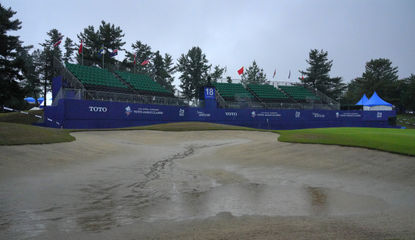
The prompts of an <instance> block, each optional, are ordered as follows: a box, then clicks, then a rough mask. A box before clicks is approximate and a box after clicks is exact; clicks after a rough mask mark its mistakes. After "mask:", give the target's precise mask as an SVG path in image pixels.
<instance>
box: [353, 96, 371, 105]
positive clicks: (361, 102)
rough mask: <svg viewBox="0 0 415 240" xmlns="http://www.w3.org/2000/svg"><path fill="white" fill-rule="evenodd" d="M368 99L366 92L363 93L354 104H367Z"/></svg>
mask: <svg viewBox="0 0 415 240" xmlns="http://www.w3.org/2000/svg"><path fill="white" fill-rule="evenodd" d="M368 101H369V99H368V98H367V97H366V94H363V97H362V98H361V99H360V101H359V102H358V103H356V105H364V106H367V105H366V103H367V102H368Z"/></svg>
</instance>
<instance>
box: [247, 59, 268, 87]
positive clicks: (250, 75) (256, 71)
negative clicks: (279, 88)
mask: <svg viewBox="0 0 415 240" xmlns="http://www.w3.org/2000/svg"><path fill="white" fill-rule="evenodd" d="M241 83H243V84H260V85H264V84H267V83H268V81H267V75H266V74H265V73H264V69H262V68H261V69H260V68H259V67H258V65H257V64H256V62H255V60H254V61H253V62H252V66H249V67H248V68H246V70H245V71H244V72H243V73H242V79H241Z"/></svg>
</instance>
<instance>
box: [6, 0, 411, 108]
mask: <svg viewBox="0 0 415 240" xmlns="http://www.w3.org/2000/svg"><path fill="white" fill-rule="evenodd" d="M0 13H1V16H3V17H2V18H1V19H0V21H1V23H0V31H1V32H0V41H1V44H0V54H1V58H0V66H1V67H2V68H1V70H0V77H1V80H0V89H1V92H0V105H7V106H9V107H14V108H22V106H23V105H24V101H23V99H24V97H25V96H33V97H34V98H35V99H37V98H38V96H40V95H44V94H45V92H46V91H50V88H51V80H52V78H53V77H55V76H57V74H58V73H56V72H55V70H54V66H53V59H54V58H57V59H61V61H63V62H76V63H78V64H83V65H97V64H98V65H99V64H100V62H102V60H103V59H104V58H105V64H106V65H107V66H108V65H112V66H117V67H122V68H123V69H125V70H126V71H136V72H138V73H141V74H147V75H150V76H151V77H152V78H153V79H154V80H155V81H157V82H158V83H159V84H160V85H162V86H163V87H165V88H166V89H168V90H170V91H172V92H173V91H174V89H175V86H174V85H173V82H174V79H175V77H174V76H173V75H174V74H176V73H178V79H179V80H180V84H179V87H180V88H181V90H182V91H181V93H182V94H183V95H184V96H186V97H187V98H189V99H194V98H196V99H197V98H198V97H199V92H198V90H199V88H200V87H201V86H203V85H205V84H207V82H208V78H209V77H210V78H209V79H211V81H212V82H217V81H218V80H220V79H223V78H224V77H225V76H226V73H227V69H226V67H221V66H220V65H215V66H213V65H212V64H210V63H209V61H208V60H207V57H206V55H205V54H204V53H203V52H202V49H201V48H200V47H197V46H195V47H192V48H191V49H189V50H188V52H187V53H186V54H181V55H180V57H179V58H178V59H177V63H174V60H173V57H172V55H170V54H168V53H165V54H164V55H163V54H162V53H161V52H160V51H159V50H157V51H153V50H152V48H151V47H150V46H149V45H147V44H144V43H142V42H141V41H136V42H135V43H132V44H131V49H132V51H129V50H127V49H125V48H124V46H125V44H126V42H124V41H123V40H122V38H123V37H124V35H125V34H124V33H123V31H122V29H121V28H120V27H116V26H114V24H110V23H107V22H105V21H101V25H99V27H98V28H95V27H94V26H88V27H86V28H84V29H83V31H81V32H80V33H79V34H77V35H76V37H77V41H76V43H75V42H74V41H73V40H72V39H71V38H69V37H65V40H64V42H63V44H62V46H63V51H62V49H61V47H60V45H58V46H57V47H54V45H55V43H56V41H57V40H59V39H62V35H61V33H60V32H59V31H58V30H57V29H52V30H50V31H48V32H47V33H46V34H47V37H48V38H47V39H46V40H45V42H43V43H40V46H41V49H34V47H33V46H23V42H22V41H20V40H19V37H17V36H12V35H8V32H10V31H18V30H19V29H21V24H22V22H20V21H19V20H18V19H15V20H12V17H13V16H14V15H15V14H16V12H15V11H13V10H12V9H11V8H8V9H6V8H5V7H4V6H3V5H1V3H0ZM81 45H82V47H81ZM118 51H124V52H125V57H124V59H122V60H118V59H117V57H110V56H109V55H108V54H110V53H112V56H114V55H115V54H116V52H118ZM101 53H102V54H101ZM143 62H145V63H146V64H141V63H143ZM306 62H307V63H308V64H309V67H308V68H307V69H306V70H299V72H300V73H301V77H299V80H300V83H299V85H306V86H308V87H312V88H313V89H317V90H318V91H320V92H322V93H324V94H325V95H327V96H328V97H330V98H332V99H334V100H338V101H340V102H341V104H355V103H356V102H358V101H359V100H360V98H361V97H362V96H363V94H364V93H365V94H366V95H367V96H368V97H370V96H371V94H373V92H374V91H376V92H377V93H378V94H379V96H380V97H382V98H383V99H384V100H385V101H387V102H390V103H392V104H394V105H395V106H396V107H397V109H398V110H400V111H402V110H405V109H415V99H414V98H415V76H414V75H413V74H411V76H409V77H407V78H404V79H401V80H399V79H398V75H397V72H398V70H397V67H393V66H392V62H391V61H390V60H389V59H375V60H373V59H372V60H370V61H369V62H367V63H366V66H365V67H366V70H365V72H364V73H363V74H362V76H361V77H358V78H355V79H353V80H351V81H350V83H348V84H346V83H344V81H343V79H342V78H341V77H330V71H331V67H332V65H333V60H328V52H325V51H323V50H320V51H319V50H317V49H312V50H310V52H309V59H307V60H306ZM101 67H103V66H101ZM240 75H241V83H243V84H270V81H269V80H268V79H267V75H266V74H265V73H264V70H263V69H262V68H260V67H259V66H258V65H257V63H256V61H255V60H254V61H253V62H252V65H250V66H248V67H247V68H246V69H244V70H243V72H242V73H241V74H240ZM226 79H227V81H228V82H231V77H230V76H227V77H226Z"/></svg>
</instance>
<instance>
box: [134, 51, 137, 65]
mask: <svg viewBox="0 0 415 240" xmlns="http://www.w3.org/2000/svg"><path fill="white" fill-rule="evenodd" d="M136 56H137V53H134V65H135V57H136Z"/></svg>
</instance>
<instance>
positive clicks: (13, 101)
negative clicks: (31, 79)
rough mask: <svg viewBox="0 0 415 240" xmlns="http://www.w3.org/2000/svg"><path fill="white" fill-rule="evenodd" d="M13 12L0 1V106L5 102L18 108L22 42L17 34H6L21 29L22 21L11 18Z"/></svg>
mask: <svg viewBox="0 0 415 240" xmlns="http://www.w3.org/2000/svg"><path fill="white" fill-rule="evenodd" d="M15 14H16V12H15V11H13V10H12V9H11V8H8V9H6V8H5V7H4V6H3V5H2V4H1V3H0V56H1V57H0V66H1V68H0V89H1V90H0V106H1V105H6V104H7V105H8V107H12V108H18V107H19V105H21V103H22V102H23V98H24V95H25V91H24V90H23V89H22V88H21V87H20V86H19V81H20V80H22V79H23V78H24V77H23V75H22V74H21V71H22V70H23V68H24V61H23V59H22V58H21V57H19V56H18V52H19V49H21V45H22V43H23V42H21V41H20V40H19V37H18V36H12V35H7V33H8V32H9V31H17V30H19V29H21V24H22V22H20V21H19V20H18V19H15V20H11V18H12V17H13V16H14V15H15Z"/></svg>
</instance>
